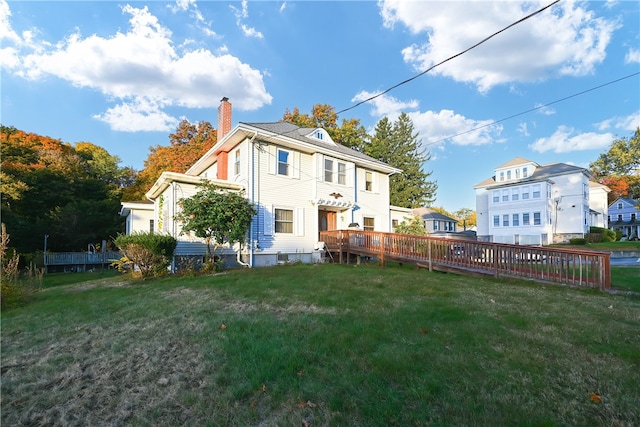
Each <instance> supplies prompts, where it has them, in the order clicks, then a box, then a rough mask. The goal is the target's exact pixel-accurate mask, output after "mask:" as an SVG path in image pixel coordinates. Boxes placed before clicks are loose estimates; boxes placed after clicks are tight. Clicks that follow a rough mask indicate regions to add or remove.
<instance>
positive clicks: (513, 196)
mask: <svg viewBox="0 0 640 427" xmlns="http://www.w3.org/2000/svg"><path fill="white" fill-rule="evenodd" d="M516 170H517V169H516ZM519 199H520V189H519V188H514V189H513V190H511V200H513V201H514V202H515V201H518V200H519Z"/></svg>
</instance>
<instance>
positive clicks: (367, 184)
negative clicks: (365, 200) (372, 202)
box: [364, 171, 373, 191]
mask: <svg viewBox="0 0 640 427" xmlns="http://www.w3.org/2000/svg"><path fill="white" fill-rule="evenodd" d="M364 189H365V190H366V191H373V173H372V172H369V171H367V172H365V173H364Z"/></svg>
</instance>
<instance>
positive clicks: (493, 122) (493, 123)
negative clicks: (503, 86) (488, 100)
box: [423, 71, 640, 146]
mask: <svg viewBox="0 0 640 427" xmlns="http://www.w3.org/2000/svg"><path fill="white" fill-rule="evenodd" d="M638 74H640V71H639V72H635V73H632V74H629V75H627V76H624V77H620V78H618V79H615V80H611V81H609V82H607V83H603V84H601V85H598V86H594V87H592V88H589V89H585V90H583V91H581V92H577V93H574V94H573V95H568V96H565V97H564V98H560V99H556V100H555V101H551V102H548V103H546V104H542V105H538V106H537V107H534V108H530V109H528V110H526V111H522V112H520V113H517V114H512V115H510V116H509V117H505V118H503V119H500V120H494V121H492V122H490V123H485V124H483V125H482V126H478V127H475V128H473V129H469V130H466V131H464V132H460V133H457V134H455V135H451V136H447V137H446V138H442V139H438V140H437V141H432V142H429V143H427V144H423V145H424V146H429V145H435V144H438V143H440V142H443V141H446V140H448V139H453V138H456V137H458V136H460V135H465V134H467V133H471V132H474V131H477V130H479V129H483V128H486V127H488V126H493V125H495V124H497V123H501V122H504V121H506V120H510V119H513V118H514V117H518V116H522V115H524V114H527V113H531V112H533V111H536V110H540V109H541V108H545V107H548V106H550V105H553V104H557V103H559V102H562V101H566V100H568V99H571V98H575V97H576V96H580V95H584V94H585V93H588V92H592V91H594V90H596V89H601V88H603V87H605V86H609V85H612V84H614V83H617V82H619V81H622V80H625V79H629V78H631V77H634V76H637V75H638Z"/></svg>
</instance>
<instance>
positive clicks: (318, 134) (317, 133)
mask: <svg viewBox="0 0 640 427" xmlns="http://www.w3.org/2000/svg"><path fill="white" fill-rule="evenodd" d="M316 138H318V139H322V132H320V131H318V132H316Z"/></svg>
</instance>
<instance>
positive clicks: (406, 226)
mask: <svg viewBox="0 0 640 427" xmlns="http://www.w3.org/2000/svg"><path fill="white" fill-rule="evenodd" d="M395 232H396V233H398V234H411V235H413V236H426V235H427V234H429V233H428V232H427V229H426V228H425V227H424V222H423V221H422V219H421V218H420V217H419V216H417V215H414V216H413V218H411V219H410V220H409V222H407V221H402V222H401V223H400V224H398V225H397V226H396V230H395Z"/></svg>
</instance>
